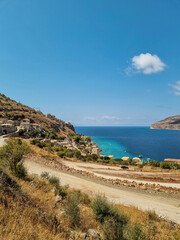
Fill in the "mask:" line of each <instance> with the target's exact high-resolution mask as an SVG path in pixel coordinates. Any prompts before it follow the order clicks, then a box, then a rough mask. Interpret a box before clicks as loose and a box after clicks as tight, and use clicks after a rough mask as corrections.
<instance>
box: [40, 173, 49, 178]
mask: <svg viewBox="0 0 180 240" xmlns="http://www.w3.org/2000/svg"><path fill="white" fill-rule="evenodd" d="M41 177H42V178H45V179H48V178H49V173H48V172H42V173H41Z"/></svg>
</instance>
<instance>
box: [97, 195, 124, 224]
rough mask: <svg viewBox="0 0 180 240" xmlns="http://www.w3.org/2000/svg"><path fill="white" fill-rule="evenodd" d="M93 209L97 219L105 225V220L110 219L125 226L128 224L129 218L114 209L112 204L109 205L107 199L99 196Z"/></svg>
mask: <svg viewBox="0 0 180 240" xmlns="http://www.w3.org/2000/svg"><path fill="white" fill-rule="evenodd" d="M92 209H93V212H94V214H95V216H96V219H97V220H98V221H99V222H101V223H103V222H104V221H105V219H107V218H109V217H110V218H111V217H112V218H113V219H114V220H116V221H118V222H123V224H125V222H126V223H127V222H128V218H127V216H126V215H124V214H123V213H120V212H119V211H118V209H116V208H114V207H113V206H112V205H111V204H109V203H108V202H107V199H106V198H105V197H102V196H99V195H98V196H97V197H96V198H95V199H94V202H93V204H92Z"/></svg>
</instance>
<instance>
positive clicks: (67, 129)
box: [0, 94, 75, 135]
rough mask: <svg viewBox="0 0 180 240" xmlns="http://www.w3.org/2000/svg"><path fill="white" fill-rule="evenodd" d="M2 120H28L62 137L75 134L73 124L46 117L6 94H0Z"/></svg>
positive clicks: (48, 115) (0, 116) (49, 116)
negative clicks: (52, 130)
mask: <svg viewBox="0 0 180 240" xmlns="http://www.w3.org/2000/svg"><path fill="white" fill-rule="evenodd" d="M0 118H7V119H8V120H14V121H19V122H20V121H22V120H23V119H25V118H28V119H30V121H31V123H37V124H39V125H40V126H41V127H43V128H45V129H50V128H52V129H54V130H55V131H56V132H57V134H60V133H61V134H62V135H68V134H69V133H70V134H74V132H75V131H74V127H73V125H72V124H71V123H65V122H64V121H62V120H60V119H58V118H56V117H55V116H52V115H50V114H47V115H45V114H43V113H42V112H41V111H37V110H35V109H33V108H30V107H28V106H26V105H23V104H21V103H18V102H16V101H15V100H12V99H10V98H8V97H6V96H5V95H4V94H0Z"/></svg>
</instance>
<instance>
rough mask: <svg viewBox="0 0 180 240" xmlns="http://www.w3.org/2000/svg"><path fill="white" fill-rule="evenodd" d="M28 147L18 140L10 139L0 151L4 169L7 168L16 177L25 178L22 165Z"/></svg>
mask: <svg viewBox="0 0 180 240" xmlns="http://www.w3.org/2000/svg"><path fill="white" fill-rule="evenodd" d="M29 150H30V149H29V146H28V145H27V144H26V143H24V142H22V141H21V140H20V139H18V138H11V139H9V141H8V142H7V144H6V145H5V146H3V147H2V148H1V149H0V159H1V163H2V165H3V166H4V167H7V168H8V169H9V170H10V171H11V172H12V173H13V174H14V175H16V176H17V177H25V176H26V174H27V172H26V169H25V168H24V165H23V156H24V155H25V154H27V153H28V152H29Z"/></svg>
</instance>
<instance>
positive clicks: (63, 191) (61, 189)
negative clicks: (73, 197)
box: [55, 185, 67, 198]
mask: <svg viewBox="0 0 180 240" xmlns="http://www.w3.org/2000/svg"><path fill="white" fill-rule="evenodd" d="M55 195H59V196H61V197H62V198H65V197H66V196H67V191H66V188H64V187H62V186H60V185H56V188H55Z"/></svg>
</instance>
